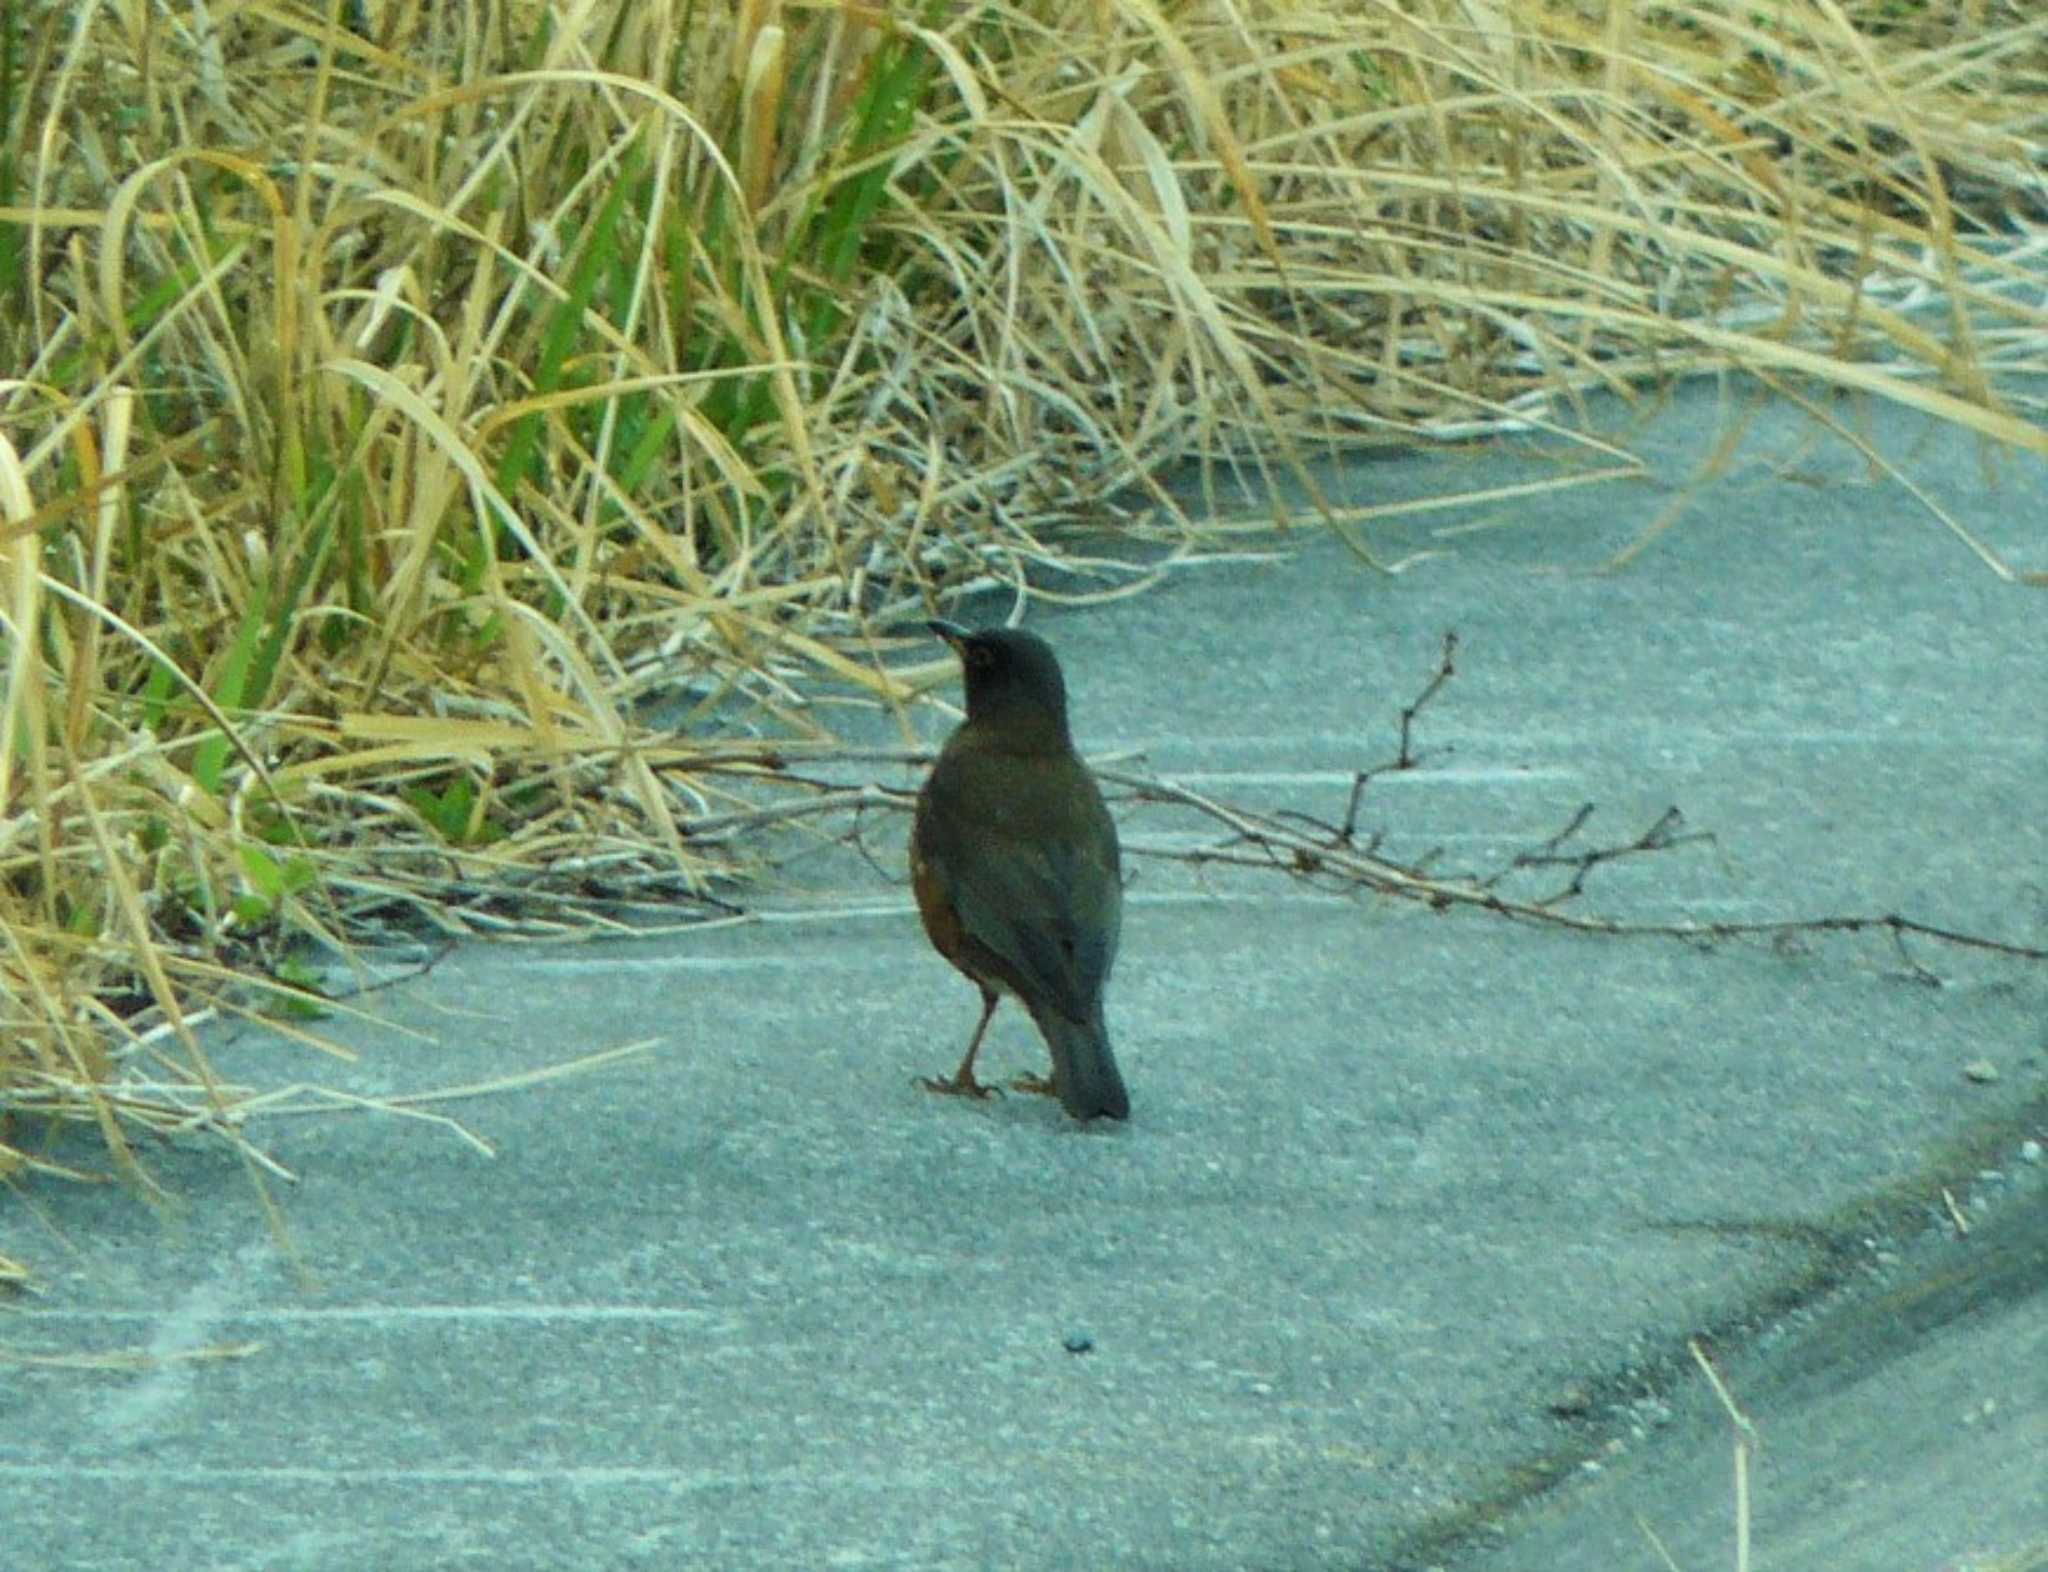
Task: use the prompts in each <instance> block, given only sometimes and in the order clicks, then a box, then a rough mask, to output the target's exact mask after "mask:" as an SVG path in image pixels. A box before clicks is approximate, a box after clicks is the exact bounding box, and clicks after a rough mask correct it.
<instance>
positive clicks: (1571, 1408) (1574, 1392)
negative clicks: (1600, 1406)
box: [1550, 1385, 1593, 1419]
mask: <svg viewBox="0 0 2048 1572" xmlns="http://www.w3.org/2000/svg"><path fill="white" fill-rule="evenodd" d="M1550 1411H1551V1412H1552V1413H1553V1414H1555V1415H1557V1417H1558V1418H1560V1419H1580V1418H1583V1417H1584V1416H1585V1415H1587V1414H1589V1413H1591V1412H1592V1411H1593V1394H1592V1393H1591V1392H1588V1391H1587V1390H1586V1389H1585V1388H1584V1387H1582V1386H1577V1385H1573V1386H1568V1387H1565V1388H1563V1389H1562V1390H1561V1391H1559V1392H1558V1394H1557V1396H1555V1397H1553V1398H1552V1399H1551V1400H1550Z"/></svg>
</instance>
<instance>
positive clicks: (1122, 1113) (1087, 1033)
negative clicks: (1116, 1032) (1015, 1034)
mask: <svg viewBox="0 0 2048 1572" xmlns="http://www.w3.org/2000/svg"><path fill="white" fill-rule="evenodd" d="M1038 1027H1039V1030H1040V1031H1041V1032H1042V1033H1044V1035H1045V1045H1046V1047H1048V1048H1050V1049H1051V1050H1052V1077H1053V1084H1054V1085H1056V1086H1057V1087H1058V1088H1059V1094H1060V1106H1061V1107H1063V1108H1065V1109H1066V1110H1067V1112H1068V1113H1070V1114H1072V1115H1073V1116H1074V1117H1075V1118H1076V1119H1096V1118H1107V1119H1128V1118H1129V1117H1130V1116H1131V1098H1130V1094H1129V1093H1128V1092H1126V1091H1125V1090H1124V1078H1123V1077H1122V1076H1121V1075H1119V1074H1118V1073H1117V1068H1116V1055H1115V1054H1113V1053H1112V1052H1110V1048H1109V1030H1108V1028H1107V1027H1105V1026H1104V1025H1103V1023H1102V1008H1101V1006H1100V1005H1098V1006H1097V1007H1096V1010H1095V1017H1094V1019H1093V1020H1090V1021H1086V1022H1082V1021H1072V1020H1069V1019H1067V1018H1066V1017H1065V1016H1063V1015H1061V1014H1059V1013H1058V1012H1057V1011H1054V1010H1048V1011H1046V1012H1045V1018H1044V1019H1043V1020H1041V1021H1040V1022H1039V1023H1038Z"/></svg>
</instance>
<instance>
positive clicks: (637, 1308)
mask: <svg viewBox="0 0 2048 1572" xmlns="http://www.w3.org/2000/svg"><path fill="white" fill-rule="evenodd" d="M7 1319H8V1321H9V1322H13V1323H17V1324H18V1323H31V1324H32V1323H34V1322H37V1321H51V1322H60V1323H86V1322H116V1323H138V1324H145V1325H153V1324H155V1323H157V1322H159V1321H162V1320H164V1319H165V1316H164V1312H163V1311H161V1310H37V1309H24V1310H17V1311H13V1312H11V1313H10V1314H9V1316H8V1318H7ZM722 1319H727V1317H726V1316H724V1315H723V1314H722V1313H721V1312H719V1311H715V1310H698V1309H692V1308H689V1307H686V1306H682V1305H591V1304H582V1305H577V1304H563V1305H305V1306H296V1307H294V1306H274V1307H271V1308H268V1309H261V1310H222V1311H219V1312H217V1313H215V1314H214V1315H213V1317H212V1321H211V1323H210V1324H212V1325H217V1326H218V1325H227V1324H229V1323H233V1324H235V1325H240V1326H247V1325H252V1324H253V1325H259V1326H264V1325H290V1324H293V1323H296V1322H306V1321H339V1322H363V1321H370V1322H378V1321H648V1322H690V1321H696V1322H703V1321H717V1320H722ZM0 1324H4V1323H0ZM185 1346H188V1347H189V1346H190V1345H189V1344H188V1345H185Z"/></svg>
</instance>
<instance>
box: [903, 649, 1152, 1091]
mask: <svg viewBox="0 0 2048 1572" xmlns="http://www.w3.org/2000/svg"><path fill="white" fill-rule="evenodd" d="M932 630H933V631H934V632H935V633H937V634H938V635H939V636H940V637H941V638H943V639H945V641H946V642H947V643H948V644H950V645H951V646H952V647H953V649H954V651H955V653H956V654H958V655H959V657H960V662H961V667H962V670H963V672H964V674H965V677H966V685H967V719H966V721H965V722H964V723H963V724H962V725H961V727H960V728H959V730H957V731H955V732H954V733H953V735H952V737H951V738H950V739H949V740H948V741H947V743H946V746H945V748H944V750H943V751H942V752H941V753H940V755H939V760H938V763H937V764H935V765H934V766H933V767H932V773H931V776H930V778H929V779H927V780H926V782H925V784H924V789H923V790H922V791H921V792H919V794H918V799H917V815H916V819H915V821H914V824H913V827H912V830H911V837H910V872H911V887H912V889H913V890H914V891H915V893H916V896H917V909H918V912H919V914H920V915H921V916H922V917H923V919H924V927H925V932H926V933H927V934H928V935H929V936H930V938H931V941H932V946H933V948H935V949H936V950H938V952H939V953H940V954H941V955H943V956H945V957H946V959H947V960H949V961H951V962H952V963H953V965H954V966H956V967H958V968H959V970H960V971H961V972H962V973H964V974H965V975H966V977H967V978H968V980H969V981H971V982H973V983H974V984H975V985H976V986H977V987H978V988H980V990H981V996H982V1014H981V1022H980V1024H979V1025H978V1026H977V1027H976V1028H975V1032H974V1037H973V1039H972V1040H971V1041H970V1042H969V1043H968V1046H967V1054H966V1057H965V1058H964V1059H962V1060H961V1063H960V1068H959V1069H958V1070H957V1071H956V1072H954V1074H953V1076H952V1077H951V1078H950V1079H947V1080H936V1081H927V1082H926V1083H925V1084H926V1085H927V1086H930V1087H931V1088H932V1089H933V1090H935V1091H948V1092H959V1093H964V1094H968V1095H973V1096H980V1095H982V1094H983V1093H984V1091H985V1088H983V1087H982V1085H981V1084H980V1083H979V1082H978V1081H976V1080H975V1078H974V1056H975V1054H976V1053H977V1052H978V1051H979V1050H980V1047H981V1039H982V1035H983V1033H985V1032H986V1031H987V1030H988V1023H989V1017H990V1016H992V1015H993V1014H994V1013H995V1007H996V1003H997V1001H998V1000H999V999H1000V998H1001V997H1002V996H1003V995H1005V994H1008V995H1010V996H1012V997H1014V998H1016V999H1018V1000H1020V1001H1021V1002H1022V1003H1023V1005H1024V1007H1025V1009H1027V1010H1028V1011H1030V1012H1031V1018H1032V1020H1033V1021H1034V1022H1036V1023H1037V1026H1038V1029H1039V1032H1040V1033H1041V1034H1042V1035H1043V1036H1044V1038H1045V1041H1046V1046H1047V1048H1049V1049H1050V1050H1051V1053H1052V1063H1053V1077H1052V1085H1051V1090H1053V1091H1055V1092H1057V1094H1058V1096H1059V1099H1060V1102H1061V1105H1062V1106H1064V1107H1065V1108H1066V1110H1067V1112H1068V1113H1070V1114H1072V1115H1073V1116H1074V1117H1075V1118H1077V1119H1092V1118H1096V1117H1108V1118H1112V1119H1122V1118H1126V1117H1128V1115H1129V1113H1130V1098H1129V1096H1128V1095H1127V1094H1126V1092H1125V1090H1124V1083H1123V1077H1122V1076H1121V1075H1120V1074H1119V1073H1118V1071H1117V1066H1116V1057H1115V1055H1114V1054H1113V1053H1112V1051H1111V1049H1110V1045H1109V1033H1108V1030H1107V1028H1106V1027H1105V1025H1104V1023H1103V1016H1102V991H1103V987H1104V985H1105V984H1106V983H1107V982H1108V981H1109V972H1110V968H1111V966H1112V965H1113V964H1114V963H1115V961H1116V948H1117V939H1118V937H1119V934H1120V933H1121V930H1122V926H1123V884H1122V879H1121V875H1120V867H1119V856H1118V849H1117V838H1116V823H1115V821H1114V820H1113V819H1111V818H1110V816H1109V809H1108V807H1107V806H1106V805H1105V804H1104V803H1103V800H1102V793H1101V790H1100V789H1099V788H1098V787H1097V786H1096V784H1095V778H1094V777H1093V776H1092V775H1090V774H1089V773H1088V768H1087V766H1086V765H1084V764H1083V763H1082V762H1081V760H1080V757H1079V755H1077V754H1076V753H1075V752H1074V744H1073V739H1072V737H1071V735H1070V734H1069V732H1068V729H1067V707H1066V686H1065V682H1064V680H1063V679H1062V677H1061V675H1060V668H1059V662H1058V661H1057V660H1056V659H1055V658H1054V656H1053V653H1052V650H1051V648H1050V647H1049V646H1048V645H1047V644H1046V643H1045V641H1044V640H1043V639H1041V638H1039V637H1037V636H1036V635H1035V634H1030V633H1025V632H1023V631H1021V630H1018V629H1011V628H984V629H981V630H979V631H978V632H969V631H968V630H967V629H965V628H961V627H957V626H955V625H954V624H952V623H943V622H935V623H933V624H932ZM1025 1084H1031V1083H1025ZM1040 1086H1041V1087H1042V1083H1040Z"/></svg>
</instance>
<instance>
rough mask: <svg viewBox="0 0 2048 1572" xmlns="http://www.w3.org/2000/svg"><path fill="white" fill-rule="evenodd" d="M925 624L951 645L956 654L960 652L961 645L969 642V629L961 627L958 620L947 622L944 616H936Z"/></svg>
mask: <svg viewBox="0 0 2048 1572" xmlns="http://www.w3.org/2000/svg"><path fill="white" fill-rule="evenodd" d="M925 626H926V627H927V628H930V629H931V630H932V632H934V633H936V634H937V635H938V636H939V637H940V638H942V639H944V640H945V641H946V643H947V644H948V645H949V646H951V648H952V651H953V653H954V654H955V655H958V654H959V653H960V646H961V645H963V644H965V643H966V642H967V638H968V630H967V629H966V628H963V627H961V626H960V624H959V623H957V622H947V621H945V620H943V619H942V618H938V617H934V618H933V619H932V620H931V621H930V622H927V623H926V624H925Z"/></svg>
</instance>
